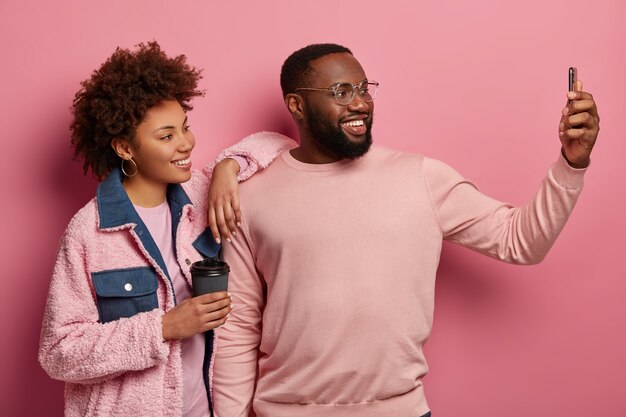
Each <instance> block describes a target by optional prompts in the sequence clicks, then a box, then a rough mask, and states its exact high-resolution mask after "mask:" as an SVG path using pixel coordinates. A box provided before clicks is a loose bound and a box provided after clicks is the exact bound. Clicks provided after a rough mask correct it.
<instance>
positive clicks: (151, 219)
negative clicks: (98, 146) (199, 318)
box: [135, 201, 209, 417]
mask: <svg viewBox="0 0 626 417" xmlns="http://www.w3.org/2000/svg"><path fill="white" fill-rule="evenodd" d="M135 210H137V213H138V214H139V217H141V220H143V222H144V223H145V224H146V227H147V228H148V230H149V231H150V235H152V238H153V239H154V242H155V243H156V245H157V246H158V247H159V251H160V252H161V256H163V260H164V261H165V265H166V266H167V271H168V272H169V275H170V278H171V279H172V284H173V285H174V294H176V302H177V303H178V304H180V303H182V302H183V301H184V300H186V299H187V298H189V297H191V295H192V292H191V286H190V285H189V283H188V282H187V280H186V279H185V276H184V275H183V273H182V271H181V269H180V265H178V262H176V256H175V255H174V246H173V245H172V214H171V212H170V206H169V205H168V204H167V201H164V202H163V203H162V204H160V205H158V206H156V207H152V208H145V207H139V206H135ZM204 349H205V342H204V335H203V334H202V333H200V334H197V335H195V336H192V337H190V338H187V339H183V340H182V360H183V416H184V417H207V416H208V415H209V402H208V399H207V391H206V386H205V385H204V379H203V376H202V363H203V361H204Z"/></svg>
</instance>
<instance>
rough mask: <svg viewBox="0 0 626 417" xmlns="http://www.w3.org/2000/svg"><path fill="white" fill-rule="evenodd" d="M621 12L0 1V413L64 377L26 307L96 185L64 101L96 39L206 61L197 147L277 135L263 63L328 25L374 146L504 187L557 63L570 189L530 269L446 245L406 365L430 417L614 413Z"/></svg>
mask: <svg viewBox="0 0 626 417" xmlns="http://www.w3.org/2000/svg"><path fill="white" fill-rule="evenodd" d="M592 4H593V5H592ZM624 22H626V2H624V1H622V0H614V1H603V0H598V1H596V2H593V3H591V2H587V1H580V0H567V1H560V0H559V1H541V2H539V1H537V2H535V1H525V2H503V1H496V0H476V1H472V2H466V1H461V0H458V1H446V2H434V1H422V2H418V1H408V0H407V1H386V2H369V3H368V2H363V1H353V0H344V1H339V0H333V1H319V0H318V1H316V2H292V1H273V2H242V1H230V2H209V1H185V2H176V3H174V2H166V1H155V0H150V1H145V0H141V1H139V0H138V1H133V2H128V1H120V0H114V1H107V2H85V1H67V0H62V1H56V2H44V1H40V2H27V1H17V0H3V1H2V2H0V52H1V56H2V64H1V65H0V73H1V76H0V91H1V97H2V100H1V101H0V106H1V107H0V117H1V119H2V120H1V124H0V126H1V129H2V130H1V134H0V136H1V141H2V144H3V148H4V152H5V156H4V158H3V159H4V162H3V163H2V164H1V166H0V169H1V170H2V172H1V176H0V178H2V190H3V194H4V197H3V198H2V204H1V205H0V206H1V207H2V216H0V221H1V222H2V229H1V230H2V234H3V236H2V238H1V239H2V240H1V242H2V249H3V250H2V265H3V272H2V274H0V275H1V276H2V282H3V285H2V288H1V290H0V297H1V302H0V309H1V310H0V320H1V324H2V333H1V334H2V343H1V344H0V349H2V352H1V354H0V361H1V367H0V369H1V372H0V395H1V396H2V401H1V403H0V415H2V416H31V415H46V416H59V415H62V409H63V408H62V407H63V399H62V396H63V392H62V390H63V385H62V383H59V382H56V381H52V380H51V379H49V378H48V377H47V375H46V374H45V373H44V372H43V371H42V370H41V369H40V367H39V365H38V363H37V359H36V352H37V346H38V340H39V330H40V322H41V318H42V313H43V307H44V300H45V297H46V293H47V287H48V280H49V276H50V272H51V268H52V265H53V260H54V256H55V252H56V247H57V243H58V239H59V237H60V235H61V233H62V231H63V230H64V228H65V226H66V224H67V222H68V221H69V219H70V218H71V216H72V214H73V213H74V212H75V211H76V210H78V209H79V208H80V207H81V206H82V205H83V204H84V203H85V202H86V201H87V200H88V199H89V198H90V197H91V196H92V195H93V193H94V190H95V186H96V183H95V182H94V181H93V180H92V179H91V178H89V177H83V176H82V171H81V167H80V166H79V164H78V163H75V162H72V161H71V150H70V148H69V145H68V144H69V139H68V124H69V121H70V114H69V111H68V108H69V106H70V105H71V101H72V98H73V94H74V92H75V91H76V90H77V88H78V83H79V82H80V81H81V80H82V79H84V78H86V77H88V76H89V74H90V73H91V71H92V70H93V69H95V68H96V67H97V66H98V65H100V64H101V63H102V62H103V60H104V59H105V58H106V57H107V56H108V55H110V54H111V53H112V52H113V50H114V49H115V47H116V46H118V45H119V46H123V47H131V46H133V45H134V44H136V43H138V42H140V41H147V40H151V39H156V40H158V41H159V42H160V43H161V45H162V46H163V47H164V49H165V50H166V51H167V52H168V53H170V54H178V53H185V54H187V56H188V57H189V59H190V61H191V62H192V63H194V64H195V65H197V66H199V67H203V68H204V69H205V71H204V76H205V78H204V80H203V82H202V87H203V88H205V89H206V90H207V95H206V97H205V98H202V99H199V100H197V101H196V108H195V110H194V111H193V113H192V114H191V125H192V128H193V130H194V132H195V134H196V138H198V145H197V148H196V152H195V160H196V161H197V162H198V161H199V160H203V161H209V160H210V159H211V158H212V157H213V156H214V155H215V154H216V152H217V151H218V150H219V149H221V148H224V147H226V146H227V145H229V144H231V143H233V142H234V141H236V140H238V139H239V138H241V137H243V136H244V135H246V134H248V133H251V132H254V131H257V130H262V129H263V130H279V131H281V132H283V133H287V134H293V133H294V127H293V125H292V122H291V120H290V118H289V117H288V115H287V112H286V110H284V108H283V105H282V101H281V97H280V92H279V86H278V73H279V68H280V65H281V63H282V60H283V59H284V58H285V57H286V56H287V55H288V54H289V53H291V52H292V51H293V50H295V49H297V48H299V47H301V46H304V45H306V44H308V43H313V42H324V41H332V42H338V43H343V44H346V45H347V46H349V47H350V48H352V50H353V51H354V53H355V55H356V56H357V57H358V58H359V59H360V60H361V62H362V64H363V65H364V67H365V69H366V72H367V73H368V76H370V77H371V78H373V79H375V80H377V81H379V82H380V83H381V91H380V95H379V98H377V103H376V123H375V127H374V137H375V140H376V141H377V142H378V143H381V144H384V145H387V146H393V147H396V148H401V149H404V150H407V151H412V152H421V153H424V154H427V155H429V156H432V157H436V158H439V159H443V160H444V161H446V162H448V163H449V164H451V165H452V166H454V167H455V168H456V169H457V170H459V171H460V172H462V173H463V174H464V175H465V176H467V177H468V178H471V179H473V180H474V181H475V182H476V183H478V184H479V186H480V187H481V189H482V190H483V191H485V192H487V193H488V194H490V195H492V196H494V197H497V198H499V199H502V200H507V201H510V202H513V203H516V204H521V203H523V202H524V201H525V200H526V199H527V198H528V197H529V196H530V195H531V194H532V193H533V192H534V191H535V188H536V186H537V185H538V182H539V181H540V179H541V178H542V176H543V175H544V173H545V171H546V169H547V167H548V165H549V164H550V163H551V162H552V161H553V160H554V159H555V158H556V157H557V155H558V152H559V142H558V139H557V135H556V132H557V125H558V121H559V111H560V110H561V108H562V106H563V105H564V102H565V90H566V79H565V77H566V72H567V67H568V66H570V65H576V66H578V68H579V74H580V77H581V78H582V79H583V80H584V81H585V86H586V88H587V89H588V90H589V91H591V92H593V94H594V95H595V97H596V99H597V102H598V107H599V109H600V112H601V117H602V124H601V125H602V130H601V132H600V139H599V142H598V145H597V147H596V150H595V153H594V155H593V166H592V168H591V169H590V171H589V173H588V175H587V179H586V189H585V191H584V193H583V195H582V197H581V200H580V201H579V204H578V207H577V208H576V210H575V212H574V214H573V216H572V218H571V221H570V223H569V224H568V226H567V227H566V229H565V230H564V232H563V234H562V236H561V237H560V239H559V240H558V241H557V243H556V245H555V247H554V249H553V250H552V252H551V253H550V255H549V256H548V257H547V259H546V260H545V262H544V263H542V264H541V265H539V266H533V267H515V266H509V265H504V264H500V263H498V262H495V261H492V260H489V259H485V258H483V257H481V256H479V255H476V254H474V253H471V252H469V251H467V250H465V249H462V248H458V247H454V246H452V245H446V246H445V250H444V254H443V258H442V263H441V268H440V271H439V275H438V282H437V298H436V311H435V326H434V332H433V335H432V338H431V340H430V341H429V343H428V345H427V354H428V357H429V360H430V366H431V373H430V374H429V375H428V376H427V377H426V379H425V384H426V390H427V395H428V397H429V401H430V404H431V407H432V408H433V413H434V416H435V417H458V416H470V417H474V416H476V417H478V416H485V417H496V416H498V417H501V416H507V417H521V416H528V415H536V416H552V417H561V416H563V417H565V416H587V415H602V416H606V417H620V416H626V396H625V395H624V382H623V381H624V380H623V375H625V374H626V361H625V360H624V356H625V352H626V307H624V300H626V280H625V278H626V266H625V262H624V259H625V258H626V254H625V249H626V245H625V244H624V234H625V232H626V220H625V216H624V214H623V212H624V210H623V205H624V203H626V191H625V190H626V187H625V186H624V182H625V180H626V174H625V169H624V162H623V161H624V155H625V150H626V149H625V148H626V146H625V142H624V131H623V121H624V119H625V115H626V112H625V105H624V102H625V101H626V98H625V96H626V89H625V88H624V82H623V77H624V67H625V64H626V58H625V57H626V25H625V24H624Z"/></svg>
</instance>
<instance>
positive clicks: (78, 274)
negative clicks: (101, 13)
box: [39, 42, 291, 417]
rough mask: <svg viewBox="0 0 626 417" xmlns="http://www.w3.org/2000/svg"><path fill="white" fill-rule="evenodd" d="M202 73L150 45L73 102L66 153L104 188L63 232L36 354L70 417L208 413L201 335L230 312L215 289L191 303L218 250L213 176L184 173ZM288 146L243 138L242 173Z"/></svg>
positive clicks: (98, 75) (109, 64)
mask: <svg viewBox="0 0 626 417" xmlns="http://www.w3.org/2000/svg"><path fill="white" fill-rule="evenodd" d="M200 78H201V76H200V71H198V70H197V69H196V68H194V67H191V66H190V65H188V64H187V62H186V58H185V56H184V55H181V56H177V57H175V58H169V57H167V56H166V55H165V54H164V53H163V52H162V51H161V49H160V47H159V45H158V44H157V43H156V42H152V43H148V44H140V45H138V47H137V49H136V50H135V51H129V50H126V49H119V48H118V50H116V51H115V53H114V54H113V55H112V56H111V57H110V58H109V59H108V60H107V61H106V62H105V63H104V64H103V65H102V66H101V67H100V68H99V69H98V70H96V71H95V72H94V73H93V74H92V76H91V78H90V79H88V80H86V81H84V82H83V83H82V88H81V90H80V91H79V92H78V93H77V94H76V97H75V100H74V105H73V115H74V120H73V122H72V124H71V132H72V145H73V146H74V148H75V154H76V156H77V157H79V158H81V159H83V160H84V169H85V172H87V170H89V169H91V171H92V172H93V174H94V175H95V176H96V178H98V180H101V181H102V182H101V183H100V184H99V186H98V190H97V193H96V197H95V198H94V199H93V200H91V201H90V202H89V203H87V205H86V206H85V207H83V208H82V209H81V210H79V212H78V213H77V214H76V215H75V216H74V218H73V219H72V220H71V221H70V224H69V226H68V228H67V230H66V232H65V234H64V236H63V238H62V241H61V245H60V249H59V253H58V256H57V260H56V264H55V266H54V272H53V276H52V280H51V284H50V292H49V296H48V300H47V305H46V311H45V315H44V321H43V328H42V335H41V344H40V350H39V361H40V363H41V365H42V367H43V368H44V369H45V370H46V372H48V374H49V375H50V376H51V377H53V378H55V379H60V380H63V381H65V382H66V388H65V415H66V416H133V417H138V416H185V417H195V416H208V415H210V411H209V410H210V398H209V395H208V392H209V388H208V385H209V383H208V381H209V378H208V374H209V372H208V368H209V365H210V364H209V357H210V356H209V353H207V352H210V350H211V343H207V344H206V346H205V332H209V331H210V330H212V329H214V328H216V327H218V326H220V325H221V324H223V323H224V322H225V320H226V319H227V317H228V313H229V311H230V309H231V308H232V306H231V300H230V297H229V295H228V294H227V293H225V292H220V293H214V294H206V295H203V296H199V297H191V287H190V285H191V277H190V273H189V266H190V265H191V263H193V262H195V261H197V260H200V259H202V258H203V257H215V256H217V255H218V251H219V243H218V242H216V240H215V239H214V236H212V235H211V232H210V231H209V230H208V229H207V228H206V223H207V214H206V213H207V197H206V196H207V190H208V185H209V175H210V173H209V170H208V169H207V170H205V173H200V172H195V171H192V169H191V152H192V149H193V147H194V144H195V139H194V136H193V134H192V133H191V131H190V130H189V122H188V118H187V111H188V110H191V105H190V101H191V99H193V98H194V97H196V96H199V95H202V92H201V91H199V90H198V89H197V84H198V80H199V79H200ZM289 146H291V142H290V141H288V140H279V139H274V140H270V141H264V142H263V143H258V142H257V143H254V142H246V143H242V144H240V145H239V149H242V148H243V149H245V152H243V154H244V155H253V156H252V157H251V158H254V155H255V154H256V155H258V156H259V157H258V158H257V159H256V160H253V161H252V162H253V163H251V164H250V165H249V167H248V168H249V169H248V170H247V172H242V174H240V175H243V176H249V175H250V172H249V171H250V169H251V168H250V167H257V166H261V167H263V166H267V164H269V162H271V160H272V159H273V158H274V157H275V156H276V155H277V154H278V153H279V152H280V151H281V150H283V149H284V148H285V147H289ZM244 165H246V164H245V163H244ZM244 168H245V166H244ZM238 170H239V166H238V164H237V163H235V162H234V161H233V160H225V161H223V162H220V163H219V164H218V165H217V166H216V168H215V175H214V178H215V181H216V184H217V185H218V186H217V187H216V189H218V190H225V191H223V194H224V195H216V194H215V192H214V193H213V198H212V199H213V200H216V201H224V200H226V201H227V202H228V201H230V200H229V197H228V195H232V192H233V189H232V188H233V187H236V182H235V181H234V177H235V175H236V172H237V171H238ZM218 183H219V184H218ZM233 183H235V185H231V184H233ZM220 193H222V191H220ZM211 211H212V214H210V217H211V218H212V219H213V223H214V224H215V223H216V222H217V221H218V220H219V221H220V222H221V219H223V218H224V217H226V218H227V219H230V218H232V215H231V212H232V209H231V207H230V205H229V204H226V208H225V209H220V210H218V212H217V213H215V211H214V210H211ZM224 212H225V213H226V214H224ZM216 219H217V220H216ZM229 223H230V224H232V223H233V222H232V221H230V222H229ZM214 228H215V230H214V234H215V237H218V231H217V228H216V227H215V226H214ZM222 230H223V233H225V234H226V236H228V235H229V232H230V230H229V229H228V228H227V227H225V228H223V229H222ZM207 334H208V335H211V336H212V333H211V332H209V333H207ZM207 340H209V341H210V340H212V339H211V338H209V339H207Z"/></svg>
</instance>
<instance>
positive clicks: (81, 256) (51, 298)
mask: <svg viewBox="0 0 626 417" xmlns="http://www.w3.org/2000/svg"><path fill="white" fill-rule="evenodd" d="M79 228H80V226H79V224H77V223H76V222H73V225H72V223H71V224H70V226H69V227H68V230H67V231H66V233H65V235H64V237H63V239H62V241H61V245H60V248H59V252H58V254H57V259H56V263H55V266H54V271H53V274H52V279H51V282H50V289H49V293H48V299H47V302H46V308H45V313H44V318H43V325H42V330H41V340H40V345H39V362H40V364H41V366H42V367H43V369H44V370H45V371H46V372H47V373H48V374H49V375H50V376H51V377H52V378H54V379H59V380H62V381H66V382H72V383H83V384H90V383H97V382H101V381H103V380H107V379H110V378H114V377H116V376H118V375H120V374H123V373H124V372H128V371H140V370H143V369H147V368H150V367H152V366H154V365H156V364H159V363H164V362H165V361H166V359H167V357H168V354H169V343H168V342H165V341H164V340H163V338H162V324H161V315H162V312H161V310H160V309H155V310H152V311H150V312H145V313H139V314H136V315H134V316H132V317H129V318H122V319H119V320H115V321H111V322H108V323H99V322H98V309H97V306H96V302H95V300H94V295H93V293H92V288H91V285H90V278H89V273H88V271H87V269H86V259H87V257H88V255H89V254H88V253H87V252H88V248H86V245H85V239H86V238H85V237H82V234H81V233H79V231H78V230H76V229H79Z"/></svg>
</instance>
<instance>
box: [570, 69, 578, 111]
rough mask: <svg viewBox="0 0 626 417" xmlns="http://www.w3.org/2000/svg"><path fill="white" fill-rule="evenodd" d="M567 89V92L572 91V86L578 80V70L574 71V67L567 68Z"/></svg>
mask: <svg viewBox="0 0 626 417" xmlns="http://www.w3.org/2000/svg"><path fill="white" fill-rule="evenodd" d="M567 79H568V88H569V90H567V91H574V84H575V83H576V80H577V79H578V70H577V69H576V67H569V74H568V77H567ZM569 102H570V103H571V102H572V100H569Z"/></svg>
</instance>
